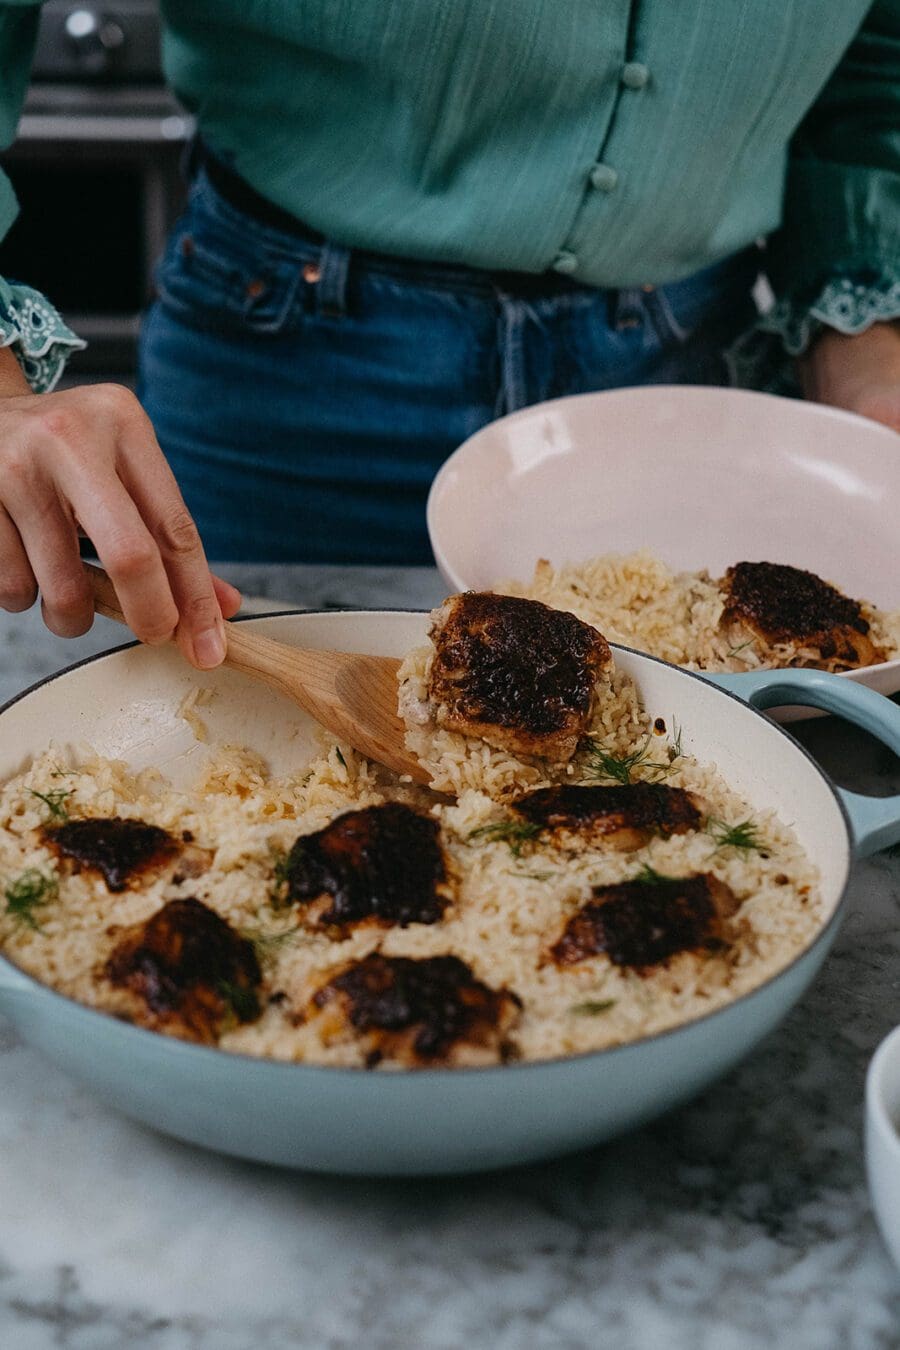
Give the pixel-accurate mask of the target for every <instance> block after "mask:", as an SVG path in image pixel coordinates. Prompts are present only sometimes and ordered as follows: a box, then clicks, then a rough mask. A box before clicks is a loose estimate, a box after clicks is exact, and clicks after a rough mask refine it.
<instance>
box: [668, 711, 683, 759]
mask: <svg viewBox="0 0 900 1350" xmlns="http://www.w3.org/2000/svg"><path fill="white" fill-rule="evenodd" d="M672 730H673V732H674V736H673V739H672V741H671V743H670V745H669V763H670V764H674V762H675V760H676V759H682V758H683V757H684V750H683V749H682V745H681V737H682V733H683V731H684V728H683V727H682V725H681V723H680V722H676V721H675V719H674V717H673V718H672Z"/></svg>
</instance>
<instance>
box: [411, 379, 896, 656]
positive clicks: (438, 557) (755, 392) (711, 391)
mask: <svg viewBox="0 0 900 1350" xmlns="http://www.w3.org/2000/svg"><path fill="white" fill-rule="evenodd" d="M649 388H652V389H653V390H654V391H655V392H658V393H659V394H660V395H666V396H672V395H673V394H674V395H676V396H680V395H682V394H684V395H686V396H687V398H688V399H689V400H690V399H691V398H692V397H694V396H695V395H702V396H707V397H712V398H717V397H724V398H726V399H732V400H734V401H736V402H740V401H742V400H743V399H747V400H750V401H753V400H762V401H766V402H769V403H782V404H789V405H791V407H792V408H796V407H798V406H801V407H802V408H803V409H804V414H803V415H804V416H805V415H806V413H808V414H809V415H810V416H811V417H820V418H826V419H827V420H829V421H832V420H835V419H836V420H838V421H844V422H846V423H847V424H848V425H850V426H855V427H862V428H864V429H865V431H866V432H867V433H869V434H871V435H873V436H883V438H884V439H885V443H886V444H889V443H890V442H892V441H893V442H895V441H896V440H897V433H896V432H895V431H892V429H891V428H890V427H887V426H884V425H883V424H882V423H881V422H873V421H872V419H871V418H870V417H863V416H861V415H860V414H859V413H854V412H850V411H848V409H846V408H835V407H832V406H831V405H830V404H824V403H815V402H812V401H807V400H804V399H795V398H789V397H787V396H786V395H784V394H770V393H766V392H765V391H764V390H761V389H733V388H730V387H728V386H721V385H706V384H659V385H653V386H648V385H627V386H624V387H622V388H617V389H597V390H589V391H588V392H586V393H582V394H564V395H563V396H562V397H561V398H552V399H545V400H543V401H542V402H540V403H532V404H529V406H528V407H526V408H517V409H516V411H515V412H511V413H506V414H505V416H503V417H498V418H495V420H494V421H492V422H488V423H486V425H485V426H483V427H479V428H478V430H477V431H474V432H473V433H472V435H471V436H467V437H466V439H465V440H464V441H462V442H461V444H460V445H458V446H457V448H456V450H454V452H453V454H451V455H450V456H448V458H447V459H445V460H444V463H443V464H442V465H441V467H440V468H439V469H438V471H437V473H436V474H435V476H434V479H433V480H432V484H431V488H430V489H429V492H428V501H427V503H426V507H425V519H426V522H427V527H428V538H429V541H430V543H431V548H432V551H433V553H434V558H435V562H436V563H437V566H438V570H439V571H440V572H441V574H442V576H445V577H449V578H450V581H451V583H452V585H453V586H455V588H456V589H457V590H458V591H463V590H466V589H467V586H466V583H465V581H464V580H463V579H462V578H461V577H460V575H459V573H458V572H457V570H456V568H455V567H453V566H451V565H450V563H449V561H448V559H447V556H446V554H445V552H444V548H443V545H442V544H441V542H440V539H439V537H438V536H439V533H440V532H439V531H438V530H437V529H436V523H437V522H436V520H435V516H436V512H437V499H438V496H439V494H440V492H441V490H442V486H443V482H444V480H445V478H447V477H449V475H450V474H451V473H452V472H454V471H455V469H456V467H457V463H458V458H457V457H462V456H463V455H464V454H467V453H474V451H470V449H469V447H471V446H472V445H473V443H474V442H475V441H477V440H479V439H480V438H481V437H482V436H483V435H485V433H491V432H493V431H494V429H495V428H496V427H499V426H510V425H513V424H515V423H516V422H517V421H525V420H527V419H528V418H529V417H534V416H535V415H537V414H538V413H539V412H540V410H542V409H546V408H559V407H561V406H569V405H571V404H574V403H578V402H580V401H582V400H585V399H594V400H597V399H601V398H602V399H609V400H612V399H615V398H618V397H623V398H627V397H628V396H629V395H631V396H634V394H635V392H636V391H638V390H639V391H640V392H641V393H642V394H645V393H646V392H647V390H648V389H649ZM895 448H896V447H895ZM454 461H456V463H455V462H454ZM633 650H637V648H634V649H633ZM649 654H650V653H646V652H645V653H641V655H649ZM895 667H900V657H895V658H894V659H893V660H890V661H879V662H877V663H875V664H874V665H870V666H859V667H857V668H856V669H854V670H850V671H846V670H844V671H840V672H839V673H840V674H842V675H845V676H847V677H849V678H850V679H859V678H860V672H861V671H866V672H869V671H879V672H881V671H884V670H887V669H894V668H895ZM678 668H679V670H683V669H685V667H683V666H679V667H678ZM710 673H711V674H712V673H714V672H710Z"/></svg>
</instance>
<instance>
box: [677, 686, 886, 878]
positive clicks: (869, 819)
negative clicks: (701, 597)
mask: <svg viewBox="0 0 900 1350" xmlns="http://www.w3.org/2000/svg"><path fill="white" fill-rule="evenodd" d="M703 678H704V679H707V680H709V681H710V683H711V684H717V685H718V686H719V688H720V689H726V690H727V691H728V692H729V693H730V694H736V695H737V696H738V698H742V699H743V700H744V702H745V703H749V704H750V706H751V707H752V708H756V709H758V710H759V711H764V710H765V709H766V708H780V707H783V706H784V705H785V704H786V703H802V704H805V705H807V706H808V707H812V708H821V709H822V711H823V712H830V713H837V714H838V716H839V717H846V719H847V721H848V722H852V723H853V725H854V726H857V727H862V729H863V730H864V731H868V732H871V734H872V735H873V736H876V737H877V738H878V740H880V741H881V742H882V743H883V744H884V745H886V746H888V748H889V749H891V750H893V751H894V754H896V755H900V707H898V706H897V704H896V703H892V702H891V700H890V699H889V698H885V696H884V694H877V693H876V692H875V690H874V689H868V688H866V686H865V685H864V684H857V683H856V682H855V681H854V680H845V679H842V678H841V676H840V675H829V674H827V673H826V672H825V671H824V670H753V671H747V672H745V673H741V674H739V675H731V674H729V675H707V674H705V675H704V677H703ZM836 791H837V793H838V796H839V797H840V799H841V801H842V802H843V803H844V807H845V809H846V812H847V815H848V816H849V817H850V824H851V826H852V828H853V851H854V853H856V854H857V856H865V855H866V854H867V853H877V852H878V850H879V849H882V848H888V847H889V846H890V845H891V844H896V843H897V842H898V841H900V796H898V797H865V796H863V795H862V794H861V793H859V792H848V791H847V789H846V788H841V787H839V788H837V789H836Z"/></svg>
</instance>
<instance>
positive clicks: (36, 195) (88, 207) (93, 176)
mask: <svg viewBox="0 0 900 1350" xmlns="http://www.w3.org/2000/svg"><path fill="white" fill-rule="evenodd" d="M192 130H193V128H192V123H191V119H190V118H189V117H188V116H187V114H186V113H185V112H184V110H183V109H182V108H180V107H179V105H178V104H177V103H176V101H175V99H174V98H173V97H172V95H171V94H170V93H169V92H168V91H167V90H166V88H165V86H164V84H163V79H162V70H161V66H160V55H159V13H158V6H157V3H156V0H112V3H111V4H110V6H109V7H105V6H104V7H103V8H97V7H95V6H92V5H78V4H73V3H69V2H68V0H59V2H58V0H50V3H47V4H45V5H44V7H43V9H42V11H41V27H40V31H39V38H38V45H37V50H36V53H35V60H34V65H33V68H32V81H31V86H30V88H29V92H28V97H27V100H26V105H25V109H24V112H23V116H22V119H21V122H20V125H19V134H18V139H17V140H16V143H15V145H14V146H13V147H12V149H11V150H9V151H8V152H7V153H6V154H5V155H4V156H3V167H4V169H5V170H6V172H7V173H8V175H9V177H10V178H11V180H12V183H13V186H14V187H15V190H16V195H17V196H18V198H19V203H20V206H21V213H20V216H19V219H18V220H17V221H16V223H15V225H14V226H13V227H12V230H11V231H10V233H9V235H8V236H7V238H6V239H5V240H4V242H3V243H2V245H0V275H3V276H5V277H7V278H9V279H12V280H16V281H22V282H26V283H27V284H28V285H31V286H35V287H37V289H38V290H41V291H43V292H45V294H46V295H47V296H48V297H49V298H50V299H51V300H52V301H53V302H54V304H55V305H56V306H57V308H58V309H60V310H61V312H62V313H63V315H64V316H65V318H66V320H67V321H68V322H69V324H70V325H71V326H72V327H73V328H74V329H75V331H76V332H77V333H79V335H80V336H82V337H84V338H86V339H87V342H88V349H87V351H85V352H83V353H80V354H78V355H77V356H76V357H74V358H73V360H72V362H71V364H70V367H69V371H70V374H71V375H72V376H75V377H79V376H84V377H87V378H96V379H106V378H114V379H124V380H126V381H130V380H131V378H132V377H133V374H134V369H135V356H136V344H137V332H138V325H139V321H140V315H141V312H142V311H143V309H144V307H145V305H146V304H147V302H148V300H149V299H150V297H151V294H152V284H153V268H154V265H155V262H156V259H157V258H158V256H159V254H160V252H161V251H162V247H163V243H164V240H165V236H166V234H167V232H168V230H169V227H170V225H171V223H172V221H173V219H174V217H175V215H176V214H177V212H178V211H179V210H180V207H181V203H182V201H183V194H184V187H183V182H182V177H181V161H182V158H183V153H184V147H185V144H186V142H187V141H188V140H189V138H190V136H191V134H192Z"/></svg>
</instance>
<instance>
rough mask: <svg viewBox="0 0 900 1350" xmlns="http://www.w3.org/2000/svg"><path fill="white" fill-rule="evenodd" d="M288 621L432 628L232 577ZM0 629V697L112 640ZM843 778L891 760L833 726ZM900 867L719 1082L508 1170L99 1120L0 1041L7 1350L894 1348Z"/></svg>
mask: <svg viewBox="0 0 900 1350" xmlns="http://www.w3.org/2000/svg"><path fill="white" fill-rule="evenodd" d="M221 570H223V571H224V572H225V573H226V574H227V575H228V576H229V577H230V579H232V580H234V581H235V582H237V583H238V584H240V585H242V587H243V588H244V589H245V590H246V592H247V593H248V594H253V595H256V596H262V597H269V599H270V601H272V600H276V599H277V600H284V601H286V602H288V604H295V605H298V606H305V607H310V608H321V607H324V606H336V607H341V606H378V605H387V606H391V605H394V606H402V607H412V608H419V607H423V608H424V607H428V606H430V605H431V604H433V603H434V602H436V601H437V600H439V599H440V598H441V596H442V587H441V583H440V581H439V579H438V577H437V574H436V573H434V572H432V571H430V570H428V569H424V568H423V569H408V570H399V569H393V570H392V569H381V570H377V569H366V570H356V569H348V568H344V569H338V568H324V567H322V568H312V567H284V568H266V567H255V568H226V569H221ZM121 637H122V633H121V630H120V629H117V628H116V627H115V626H114V625H112V624H109V623H107V622H105V621H101V622H99V623H98V625H97V626H96V628H95V630H94V631H93V632H92V633H91V634H90V635H89V636H88V637H87V638H84V639H81V640H80V641H78V642H76V643H71V644H66V643H63V642H61V641H60V640H59V639H56V638H53V637H51V636H49V635H48V634H46V633H44V632H43V630H42V629H41V626H40V620H39V616H38V615H37V614H28V615H24V616H10V615H0V701H3V700H5V699H6V698H8V697H10V696H11V695H13V694H14V693H17V692H18V691H19V690H20V689H22V688H24V687H25V686H26V685H28V684H30V683H32V682H34V681H35V680H37V679H39V678H41V677H42V676H43V675H46V674H48V673H50V672H51V671H53V670H55V669H58V668H59V667H61V666H63V665H67V664H69V662H70V661H72V660H75V659H77V658H78V657H80V656H84V655H88V654H91V653H92V652H94V651H98V650H103V649H104V648H106V647H108V646H111V645H115V644H116V643H118V642H119V641H120V640H121ZM800 735H801V738H802V739H803V740H804V742H805V743H806V744H807V746H809V747H810V748H811V749H812V750H813V753H815V754H816V755H817V757H818V758H819V759H820V761H821V762H822V763H823V765H825V767H826V768H827V769H828V770H829V772H831V773H832V774H833V776H835V777H836V778H838V779H839V781H842V782H843V783H844V784H845V785H847V786H849V787H853V788H856V789H857V790H862V791H870V792H875V793H879V794H884V793H886V792H891V791H893V792H897V791H900V763H898V761H897V760H896V759H895V758H894V756H892V755H891V754H890V753H889V752H888V751H886V750H884V749H883V748H882V747H879V746H877V745H876V744H875V743H874V742H872V741H870V740H869V739H868V738H867V737H865V736H864V735H862V734H861V733H858V732H851V731H850V730H849V729H847V728H845V727H843V726H842V725H841V724H835V723H833V722H831V721H830V720H829V721H822V722H816V723H808V724H805V725H804V726H803V727H802V728H801V729H800ZM898 920H900V856H898V855H897V854H896V853H895V854H894V855H890V854H880V855H878V856H876V857H874V858H872V859H869V860H867V861H866V862H862V863H859V864H857V866H856V867H855V869H854V875H853V881H852V884H851V893H850V899H849V907H848V911H847V917H846V921H845V923H844V927H843V930H842V933H841V935H840V937H839V938H838V942H837V944H836V947H835V949H834V951H833V953H832V955H831V956H830V957H829V958H828V960H827V962H826V965H825V967H824V969H823V971H822V973H821V974H820V976H819V977H818V979H817V981H816V982H815V984H814V986H813V988H812V989H811V991H810V992H809V993H808V994H807V996H806V997H805V998H804V1000H803V1002H802V1003H801V1005H800V1006H799V1007H798V1008H796V1009H795V1011H794V1012H793V1013H792V1014H791V1016H789V1017H788V1019H787V1020H786V1021H785V1022H784V1024H783V1025H782V1026H781V1027H780V1028H779V1029H778V1030H777V1031H776V1032H775V1033H774V1034H773V1035H771V1036H770V1037H769V1038H768V1040H766V1041H765V1042H764V1043H763V1044H762V1045H761V1046H760V1047H759V1048H758V1049H757V1050H756V1052H755V1053H754V1054H753V1055H752V1056H751V1057H750V1059H748V1060H747V1061H746V1062H745V1063H744V1064H743V1065H742V1066H741V1067H740V1068H739V1069H738V1070H737V1071H736V1072H734V1073H732V1074H730V1075H729V1077H727V1078H726V1079H724V1080H723V1081H722V1082H720V1083H719V1084H718V1085H717V1086H715V1087H714V1088H713V1089H712V1090H710V1091H708V1092H706V1093H705V1094H704V1095H703V1096H701V1097H699V1098H698V1099H697V1100H695V1101H694V1102H693V1103H691V1104H690V1105H688V1106H686V1107H683V1108H682V1109H680V1110H678V1111H676V1112H674V1113H673V1114H671V1115H668V1116H666V1117H664V1118H662V1119H661V1120H659V1121H657V1122H656V1123H654V1124H653V1125H651V1126H649V1127H648V1128H645V1129H643V1130H641V1131H639V1132H637V1133H634V1134H631V1135H629V1136H628V1137H627V1138H624V1139H622V1140H620V1141H618V1142H616V1143H613V1144H608V1145H606V1146H604V1147H602V1148H598V1149H596V1150H593V1151H591V1152H587V1153H583V1154H579V1155H577V1156H575V1157H569V1158H565V1159H561V1160H558V1161H555V1162H551V1163H546V1164H542V1165H539V1166H532V1167H528V1168H524V1169H520V1170H516V1171H511V1172H504V1173H495V1174H489V1175H485V1176H479V1177H469V1178H464V1179H461V1180H442V1181H415V1182H406V1183H398V1182H390V1181H383V1180H381V1181H367V1180H360V1179H354V1180H346V1179H341V1178H331V1177H320V1176H312V1175H304V1174H297V1173H290V1172H282V1171H278V1170H275V1169H269V1168H265V1167H262V1166H257V1165H253V1164H249V1163H241V1162H238V1161H235V1160H233V1159H228V1158H224V1157H219V1156H216V1155H214V1154H210V1153H205V1152H202V1151H201V1150H199V1149H195V1148H192V1147H190V1146H188V1145H184V1144H180V1143H177V1142H175V1141H173V1140H170V1139H168V1138H165V1137H163V1136H161V1135H157V1134H154V1133H152V1132H150V1131H149V1130H147V1129H144V1128H142V1127H140V1126H137V1125H133V1124H131V1123H130V1122H129V1121H127V1120H125V1119H123V1118H121V1117H119V1116H117V1115H115V1114H113V1113H112V1112H111V1111H109V1110H107V1109H106V1108H105V1107H103V1106H101V1105H100V1104H99V1103H98V1102H97V1101H95V1100H94V1099H93V1098H92V1097H91V1096H90V1095H89V1094H88V1093H87V1092H85V1091H82V1090H81V1089H80V1088H79V1087H77V1086H75V1085H74V1084H73V1083H72V1082H70V1081H69V1080H68V1079H66V1078H65V1077H64V1076H63V1075H62V1074H61V1073H59V1072H58V1071H57V1070H56V1069H55V1068H52V1067H51V1066H50V1065H49V1064H47V1063H45V1062H44V1061H43V1060H42V1059H41V1058H40V1057H39V1056H38V1055H37V1054H35V1053H34V1052H32V1051H31V1050H30V1049H29V1048H28V1047H27V1046H26V1045H25V1044H23V1043H22V1042H21V1041H20V1040H19V1039H18V1037H17V1036H16V1035H15V1034H14V1033H13V1032H12V1031H11V1029H9V1028H8V1027H7V1026H4V1024H3V1023H2V1022H0V1347H2V1350H51V1347H54V1348H55V1347H64V1348H65V1350H119V1347H129V1350H289V1348H290V1350H307V1348H308V1350H355V1348H356V1347H361V1346H365V1347H367V1350H431V1347H434V1348H435V1350H456V1348H457V1347H460V1348H461V1347H466V1350H470V1348H474V1350H480V1348H481V1347H485V1348H488V1347H489V1348H490V1350H532V1347H534V1350H544V1348H545V1347H546V1350H551V1348H552V1350H557V1348H559V1350H582V1348H584V1350H595V1347H600V1348H601V1350H605V1347H615V1350H656V1348H657V1347H660V1350H662V1347H665V1350H771V1347H773V1346H779V1347H780V1346H786V1347H787V1346H790V1347H791V1350H807V1348H808V1350H889V1348H891V1347H900V1275H898V1274H897V1272H896V1271H895V1270H894V1269H893V1267H892V1266H891V1265H890V1263H889V1260H888V1258H887V1256H886V1254H885V1252H884V1249H883V1248H882V1245H881V1242H880V1240H879V1237H878V1234H877V1232H876V1230H875V1227H874V1223H873V1219H872V1216H871V1212H870V1208H869V1203H868V1197H867V1193H866V1186H865V1175H864V1167H863V1156H862V1093H863V1080H864V1075H865V1070H866V1066H867V1064H868V1061H869V1058H870V1056H871V1054H872V1051H873V1050H874V1048H875V1046H876V1045H877V1044H878V1042H879V1041H880V1040H881V1039H882V1037H883V1036H884V1035H885V1034H886V1033H887V1031H888V1030H890V1028H891V1027H892V1026H893V1025H895V1024H896V1023H898V1022H900V922H898Z"/></svg>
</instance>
